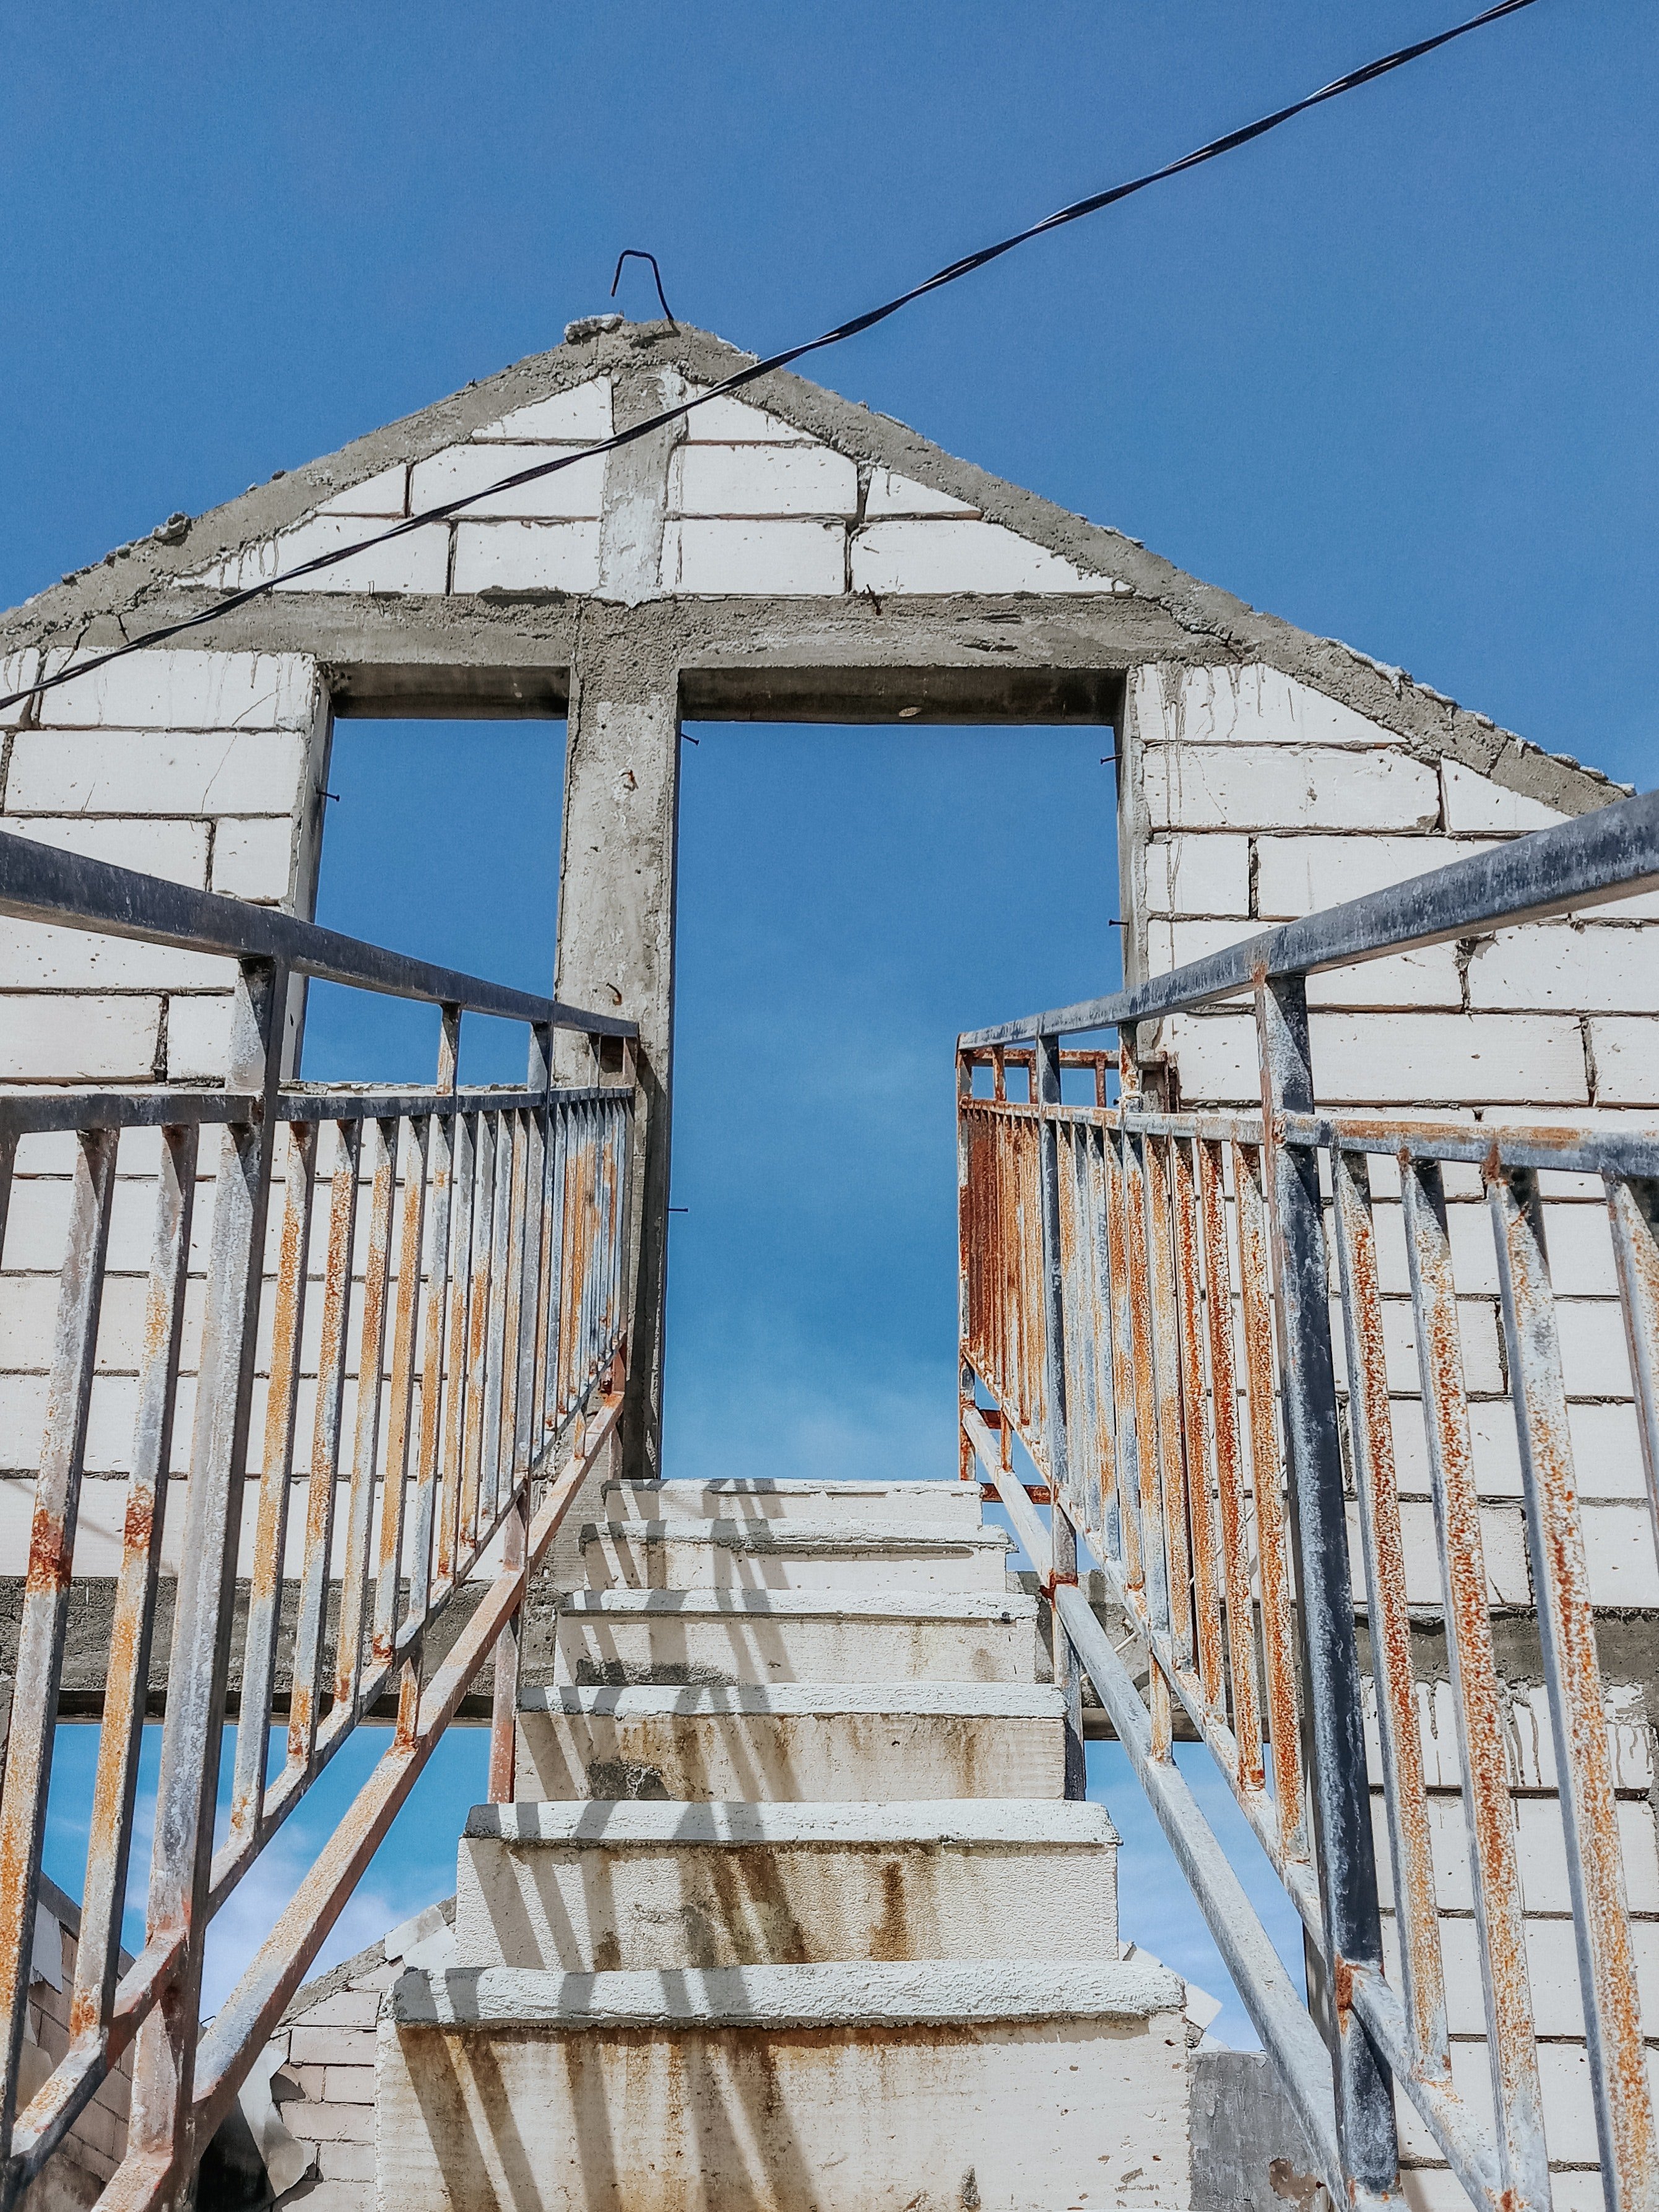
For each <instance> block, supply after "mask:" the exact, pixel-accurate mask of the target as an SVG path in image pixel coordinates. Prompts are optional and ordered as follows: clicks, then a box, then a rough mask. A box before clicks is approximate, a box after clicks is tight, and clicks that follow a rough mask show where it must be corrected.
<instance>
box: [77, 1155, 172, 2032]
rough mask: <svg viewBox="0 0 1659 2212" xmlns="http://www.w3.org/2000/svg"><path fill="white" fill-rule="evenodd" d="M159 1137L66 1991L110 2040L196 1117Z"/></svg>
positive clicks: (87, 2022) (84, 2019) (91, 2027)
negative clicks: (105, 1672)
mask: <svg viewBox="0 0 1659 2212" xmlns="http://www.w3.org/2000/svg"><path fill="white" fill-rule="evenodd" d="M197 1150H198V1143H197V1129H196V1127H195V1126H194V1124H189V1125H186V1126H185V1127H172V1128H164V1129H163V1130H162V1131H161V1164H160V1167H159V1170H158V1172H157V1175H156V1180H155V1237H154V1240H153V1243H152V1245H151V1252H150V1265H149V1285H148V1286H147V1295H146V1297H145V1302H144V1343H143V1356H142V1358H141V1361H140V1364H139V1370H138V1409H137V1419H135V1421H134V1424H133V1441H132V1472H131V1475H130V1476H129V1478H128V1480H127V1510H126V1516H125V1524H124V1527H123V1530H122V1540H121V1569H120V1573H119V1576H118V1578H117V1581H116V1586H115V1609H114V1617H113V1619H112V1621H111V1623H110V1639H109V1655H110V1656H109V1676H108V1680H107V1683H106V1687H105V1691H104V1721H103V1727H102V1729H100V1733H99V1738H98V1769H97V1773H96V1776H95V1777H94V1782H93V1790H92V1819H91V1821H90V1824H89V1828H88V1837H87V1882H86V1889H85V1891H84V1893H83V1894H82V1900H81V1935H80V1941H79V1942H78V1943H77V1945H76V1955H75V1989H74V1993H73V1995H72V1996H71V1997H70V2035H71V2037H79V2036H83V2035H87V2034H90V2033H94V2032H95V2033H99V2034H100V2037H105V2038H106V2023H107V2021H108V2019H109V2013H110V2007H111V2005H112V2003H113V2002H114V1998H115V1984H116V1978H117V1975H118V1971H119V1965H120V1956H121V1920H122V1916H123V1915H124V1913H125V1911H126V1900H127V1884H128V1881H129V1878H130V1868H129V1861H130V1858H131V1850H132V1826H133V1808H134V1800H135V1797H136V1795H137V1783H138V1758H139V1753H140V1750H141V1749H142V1747H143V1735H144V1719H145V1716H146V1712H147V1711H148V1707H149V1664H150V1651H151V1648H152V1644H153V1642H154V1638H155V1595H156V1585H157V1583H158V1581H159V1579H160V1575H161V1538H162V1534H163V1533H164V1530H165V1528H166V1525H167V1478H168V1474H169V1471H170V1469H171V1466H172V1462H173V1419H174V1415H175V1412H176V1409H177V1406H178V1395H179V1354H180V1350H181V1341H182V1338H183V1334H184V1323H185V1286H186V1284H187V1282H188V1279H189V1270H190V1230H191V1218H192V1215H193V1212H194V1208H195V1202H196V1163H197Z"/></svg>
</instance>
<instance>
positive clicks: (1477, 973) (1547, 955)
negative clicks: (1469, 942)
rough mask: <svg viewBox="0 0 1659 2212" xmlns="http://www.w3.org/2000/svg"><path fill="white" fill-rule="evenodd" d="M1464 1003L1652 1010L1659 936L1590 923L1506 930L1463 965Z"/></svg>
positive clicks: (1657, 987) (1658, 993)
mask: <svg viewBox="0 0 1659 2212" xmlns="http://www.w3.org/2000/svg"><path fill="white" fill-rule="evenodd" d="M1469 1002H1470V1004H1471V1005H1472V1006H1505V1007H1509V1006H1513V1007H1517V1008H1534V1007H1535V1008H1541V1009H1548V1008H1553V1007H1560V1008H1562V1009H1563V1010H1564V1011H1565V1012H1569V1013H1656V1012H1659V936H1656V935H1650V933H1649V932H1648V931H1646V930H1644V929H1631V928H1628V927H1613V928H1610V929H1608V928H1598V927H1596V926H1595V923H1594V922H1589V923H1585V924H1584V925H1583V926H1582V927H1577V928H1573V927H1568V926H1567V925H1566V924H1565V923H1561V922H1550V923H1536V922H1535V923H1534V924H1532V925H1531V926H1530V927H1526V928H1522V929H1506V930H1504V932H1503V933H1501V934H1500V935H1499V936H1498V937H1497V938H1496V939H1492V941H1490V942H1488V943H1486V944H1484V945H1480V947H1479V948H1478V949H1477V950H1476V951H1475V953H1474V957H1473V958H1472V959H1471V961H1470V962H1469Z"/></svg>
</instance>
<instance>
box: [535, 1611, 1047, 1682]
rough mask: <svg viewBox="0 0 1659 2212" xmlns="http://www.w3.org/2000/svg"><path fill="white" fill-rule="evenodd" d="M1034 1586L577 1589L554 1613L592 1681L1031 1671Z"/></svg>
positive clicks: (964, 1678) (559, 1673) (558, 1631)
mask: <svg viewBox="0 0 1659 2212" xmlns="http://www.w3.org/2000/svg"><path fill="white" fill-rule="evenodd" d="M550 1636H551V1640H552V1644H553V1650H554V1671H555V1678H556V1680H560V1681H564V1682H574V1683H578V1684H582V1685H590V1684H591V1685H599V1684H608V1685H610V1686H612V1687H617V1686H622V1685H623V1684H626V1683H651V1682H655V1683H679V1682H685V1683H690V1682H708V1683H738V1682H902V1681H912V1682H1029V1681H1030V1680H1033V1678H1034V1674H1035V1670H1036V1650H1037V1607H1036V1600H1035V1599H1034V1598H1030V1597H1027V1596H1025V1595H1013V1594H1012V1593H1005V1594H1002V1595H980V1594H978V1593H975V1592H965V1593H953V1594H950V1595H945V1596H935V1597H919V1596H913V1595H906V1594H903V1593H901V1592H898V1591H888V1590H879V1591H872V1590H864V1591H857V1592H854V1591H847V1592H836V1591H829V1590H731V1589H721V1590H717V1589H703V1590H684V1591H681V1590H615V1589H613V1590H602V1591H601V1590H578V1591H574V1592H573V1593H572V1594H571V1595H569V1596H568V1598H567V1599H565V1600H564V1601H563V1602H562V1605H561V1606H560V1608H559V1610H558V1612H557V1613H556V1614H555V1615H554V1616H553V1619H552V1621H551V1623H550Z"/></svg>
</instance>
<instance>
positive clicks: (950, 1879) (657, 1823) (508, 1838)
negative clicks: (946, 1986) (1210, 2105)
mask: <svg viewBox="0 0 1659 2212" xmlns="http://www.w3.org/2000/svg"><path fill="white" fill-rule="evenodd" d="M1115 1855H1116V1838H1115V1835H1114V1833H1113V1830H1112V1826H1111V1823H1110V1821H1109V1819H1108V1818H1107V1815H1106V1813H1105V1809H1104V1808H1103V1807H1101V1806H1098V1805H1084V1804H1067V1803H1064V1802H1060V1803H1056V1802H1052V1801H1050V1802H1039V1803H1030V1802H1012V1803H1011V1802H998V1801H994V1800H993V1801H989V1802H975V1803H957V1804H952V1805H941V1804H939V1803H938V1802H924V1803H922V1804H920V1805H916V1804H889V1805H870V1804H851V1805H821V1804H814V1805H799V1804H783V1805H674V1804H653V1803H632V1804H622V1805H603V1806H599V1805H582V1804H574V1805H549V1804H539V1805H526V1804H520V1805H502V1806H496V1805H490V1806H478V1807H477V1808H475V1809H474V1811H473V1813H472V1814H471V1817H470V1818H469V1820H468V1822H467V1826H466V1832H465V1836H464V1838H463V1839H462V1843H461V1854H460V1864H459V1875H458V1879H457V1890H456V1899H457V1903H456V1922H455V1926H456V1936H457V1942H458V1945H459V1954H460V1956H461V1957H462V1958H464V1959H465V1960H466V1961H467V1963H468V1964H469V1965H470V1966H471V1965H487V1964H490V1963H499V1964H501V1965H502V1966H528V1967H538V1968H544V1969H550V1970H554V1971H557V1972H565V1973H589V1972H604V1971H608V1970H610V1969H612V1968H622V1969H624V1970H630V1969H642V1968H662V1969H668V1968H672V1967H679V1966H696V1967H705V1966H787V1965H801V1964H807V1963H813V1962H822V1961H829V1960H845V1959H883V1960H924V1959H1009V1958H1018V1959H1051V1960H1056V1961H1060V1960H1084V1959H1088V1960H1099V1959H1115V1958H1116V1956H1117V1951H1118V1943H1117V1911H1116V1881H1115ZM1039 1897H1040V1898H1041V1899H1042V1905H1041V1909H1034V1901H1035V1900H1036V1899H1037V1898H1039Z"/></svg>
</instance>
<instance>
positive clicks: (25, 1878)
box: [0, 1129, 117, 2194]
mask: <svg viewBox="0 0 1659 2212" xmlns="http://www.w3.org/2000/svg"><path fill="white" fill-rule="evenodd" d="M116 1145H117V1135H116V1132H115V1131H114V1130H112V1129H88V1130H84V1131H82V1133H81V1134H80V1135H79V1136H78V1137H77V1138H76V1146H75V1167H74V1173H73V1176H72V1177H71V1180H70V1221H69V1234H68V1237H67V1239H66V1241H65V1247H64V1267H63V1273H62V1277H61V1279H60V1282H59V1285H58V1320H57V1326H56V1328H55V1330H54V1333H53V1341H52V1370H51V1375H50V1379H49V1381H48V1383H47V1385H46V1423H45V1435H44V1437H43V1439H42V1443H41V1447H40V1470H39V1473H38V1474H36V1476H35V1481H34V1509H33V1518H32V1520H31V1522H30V1527H29V1559H28V1572H27V1577H26V1579H25V1581H24V1584H23V1618H22V1623H21V1628H20V1630H19V1633H18V1639H17V1670H16V1676H15V1682H14V1685H13V1691H12V1707H13V1716H14V1718H13V1725H12V1731H11V1740H10V1742H9V1745H8V1747H7V1754H6V1778H5V1792H4V1796H3V1798H0V1868H4V1869H6V1870H7V1876H8V1878H7V1880H6V1881H5V1883H4V1885H3V1887H0V2004H3V2007H4V2012H5V2019H6V2024H7V2025H6V2033H7V2043H6V2063H5V2076H4V2081H3V2086H0V2157H5V2158H9V2153H10V2149H11V2132H12V2124H13V2122H14V2121H15V2118H16V2117H17V2071H18V2067H19V2065H20V2063H21V2053H22V2048H23V2035H24V2030H25V2028H26V2027H27V2016H28V1996H29V1979H30V1961H31V1960H32V1958H33V1950H34V1911H35V1903H36V1899H37V1898H38V1896H39V1894H40V1852H41V1848H42V1845H43V1844H44V1842H45V1839H46V1796H47V1791H48V1790H49V1788H50V1785H51V1781H52V1744H53V1735H54V1731H55V1729H56V1725H57V1720H58V1686H59V1684H60V1683H61V1681H62V1680H63V1670H64V1636H65V1634H66V1632H67V1631H68V1627H69V1598H70V1573H71V1571H72V1562H73V1559H74V1556H75V1527H76V1516H77V1514H78V1512H79V1509H80V1503H81V1474H82V1463H83V1462H84V1459H85V1456H86V1446H87V1418H88V1411H89V1408H90V1406H91V1402H92V1378H93V1370H94V1363H95V1361H96V1358H97V1350H98V1317H99V1314H100V1310H101V1308H102V1303H103V1295H104V1259H105V1255H106V1251H107V1249H108V1246H109V1217H110V1206H111V1203H112V1200H113V1198H114V1195H115V1158H116ZM15 1869H21V1873H22V1878H21V1880H19V1879H18V1876H17V1874H16V1872H15V1871H14V1870H15ZM9 2194H15V2188H14V2189H13V2190H12V2191H9Z"/></svg>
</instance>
